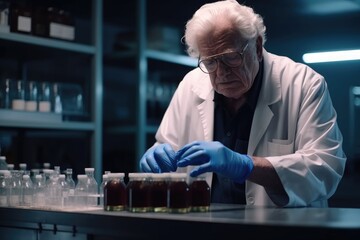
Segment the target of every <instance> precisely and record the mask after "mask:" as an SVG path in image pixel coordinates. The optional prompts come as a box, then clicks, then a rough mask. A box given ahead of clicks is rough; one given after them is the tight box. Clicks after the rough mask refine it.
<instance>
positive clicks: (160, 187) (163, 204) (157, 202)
mask: <svg viewBox="0 0 360 240" xmlns="http://www.w3.org/2000/svg"><path fill="white" fill-rule="evenodd" d="M150 177H151V191H150V192H151V202H152V203H151V205H152V207H153V211H154V212H167V190H168V178H169V174H168V173H152V174H151V176H150Z"/></svg>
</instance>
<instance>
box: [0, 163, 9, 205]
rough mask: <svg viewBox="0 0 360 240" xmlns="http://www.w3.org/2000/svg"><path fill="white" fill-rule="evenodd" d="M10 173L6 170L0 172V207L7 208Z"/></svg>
mask: <svg viewBox="0 0 360 240" xmlns="http://www.w3.org/2000/svg"><path fill="white" fill-rule="evenodd" d="M10 178H11V173H10V171H8V170H0V206H1V207H7V206H9V196H10Z"/></svg>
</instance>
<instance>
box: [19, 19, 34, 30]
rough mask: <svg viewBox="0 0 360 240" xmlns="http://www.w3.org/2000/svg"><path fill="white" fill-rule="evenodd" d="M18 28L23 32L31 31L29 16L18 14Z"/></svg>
mask: <svg viewBox="0 0 360 240" xmlns="http://www.w3.org/2000/svg"><path fill="white" fill-rule="evenodd" d="M18 30H19V31H23V32H31V18H30V17H24V16H19V17H18Z"/></svg>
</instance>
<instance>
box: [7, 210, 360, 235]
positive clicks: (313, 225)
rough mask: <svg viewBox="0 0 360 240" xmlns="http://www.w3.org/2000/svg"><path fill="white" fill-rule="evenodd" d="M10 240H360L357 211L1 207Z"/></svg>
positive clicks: (358, 213) (359, 220) (358, 211)
mask: <svg viewBox="0 0 360 240" xmlns="http://www.w3.org/2000/svg"><path fill="white" fill-rule="evenodd" d="M0 236H1V237H0V238H1V239H2V240H8V239H16V240H21V239H26V240H32V239H47V240H48V239H81V240H82V239H84V240H85V239H99V240H100V239H101V240H104V239H171V240H174V239H230V238H231V239H236V238H238V239H260V237H262V238H266V239H277V240H279V239H292V240H294V239H317V240H319V239H360V209H357V208H266V207H254V206H252V207H251V206H243V205H227V204H215V205H211V207H210V211H208V212H202V213H201V212H199V213H195V212H190V213H181V214H179V213H178V214H174V213H132V212H128V211H121V212H108V211H104V210H102V209H100V208H95V209H87V210H79V209H73V210H52V209H32V208H10V207H0Z"/></svg>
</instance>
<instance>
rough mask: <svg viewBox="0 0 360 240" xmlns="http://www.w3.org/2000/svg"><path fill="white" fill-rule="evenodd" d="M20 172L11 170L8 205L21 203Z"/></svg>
mask: <svg viewBox="0 0 360 240" xmlns="http://www.w3.org/2000/svg"><path fill="white" fill-rule="evenodd" d="M21 180H22V172H21V171H19V170H12V171H11V183H10V196H9V205H10V206H12V207H17V206H19V205H20V203H21V182H22V181H21Z"/></svg>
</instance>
